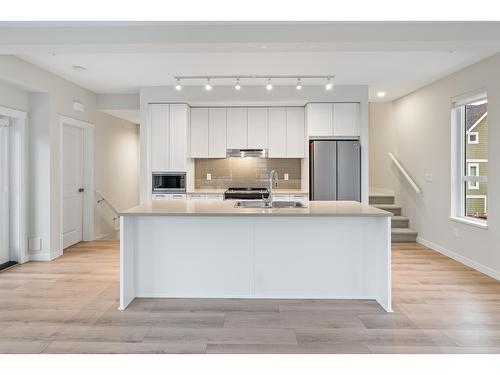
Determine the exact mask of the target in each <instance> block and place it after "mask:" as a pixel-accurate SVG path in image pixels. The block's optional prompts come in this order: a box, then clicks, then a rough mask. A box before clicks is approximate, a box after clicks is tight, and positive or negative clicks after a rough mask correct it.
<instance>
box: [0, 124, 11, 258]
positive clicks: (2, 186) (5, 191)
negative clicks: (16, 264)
mask: <svg viewBox="0 0 500 375" xmlns="http://www.w3.org/2000/svg"><path fill="white" fill-rule="evenodd" d="M9 260H10V256H9V121H8V119H7V118H2V117H0V265H2V264H4V263H7V262H8V261H9Z"/></svg>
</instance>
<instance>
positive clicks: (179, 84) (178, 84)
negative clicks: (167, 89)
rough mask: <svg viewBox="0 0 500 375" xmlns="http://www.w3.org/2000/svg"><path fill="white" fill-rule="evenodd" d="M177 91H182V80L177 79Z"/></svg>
mask: <svg viewBox="0 0 500 375" xmlns="http://www.w3.org/2000/svg"><path fill="white" fill-rule="evenodd" d="M175 89H176V90H177V91H180V90H182V86H181V80H180V79H179V78H177V79H176V80H175Z"/></svg>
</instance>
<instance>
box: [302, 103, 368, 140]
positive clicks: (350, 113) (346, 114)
mask: <svg viewBox="0 0 500 375" xmlns="http://www.w3.org/2000/svg"><path fill="white" fill-rule="evenodd" d="M306 112H307V115H306V117H307V129H308V135H309V136H310V137H324V136H326V137H328V136H334V137H358V136H359V116H360V106H359V103H311V104H308V105H307V106H306Z"/></svg>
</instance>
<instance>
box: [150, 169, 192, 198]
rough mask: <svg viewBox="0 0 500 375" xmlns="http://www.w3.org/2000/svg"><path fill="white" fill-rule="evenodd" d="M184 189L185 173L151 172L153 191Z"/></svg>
mask: <svg viewBox="0 0 500 375" xmlns="http://www.w3.org/2000/svg"><path fill="white" fill-rule="evenodd" d="M185 191H186V174H185V173H153V193H183V192H185Z"/></svg>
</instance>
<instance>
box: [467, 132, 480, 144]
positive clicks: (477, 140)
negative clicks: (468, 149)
mask: <svg viewBox="0 0 500 375" xmlns="http://www.w3.org/2000/svg"><path fill="white" fill-rule="evenodd" d="M471 135H475V136H476V140H475V141H471V139H470V136H471ZM467 143H468V144H469V145H478V144H479V132H470V133H467Z"/></svg>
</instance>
